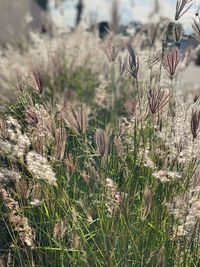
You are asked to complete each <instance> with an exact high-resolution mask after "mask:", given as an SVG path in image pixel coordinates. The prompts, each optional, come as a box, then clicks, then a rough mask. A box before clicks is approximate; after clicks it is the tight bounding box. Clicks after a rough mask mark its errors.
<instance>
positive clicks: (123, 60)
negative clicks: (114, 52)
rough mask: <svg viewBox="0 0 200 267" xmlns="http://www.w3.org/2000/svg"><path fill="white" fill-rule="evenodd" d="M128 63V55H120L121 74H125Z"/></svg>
mask: <svg viewBox="0 0 200 267" xmlns="http://www.w3.org/2000/svg"><path fill="white" fill-rule="evenodd" d="M126 65H127V57H125V58H123V59H122V57H119V74H120V76H123V74H124V72H125V70H126Z"/></svg>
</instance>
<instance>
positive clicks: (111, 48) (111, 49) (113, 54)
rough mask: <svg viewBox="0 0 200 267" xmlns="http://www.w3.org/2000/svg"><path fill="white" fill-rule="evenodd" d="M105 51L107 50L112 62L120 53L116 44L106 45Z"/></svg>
mask: <svg viewBox="0 0 200 267" xmlns="http://www.w3.org/2000/svg"><path fill="white" fill-rule="evenodd" d="M104 52H105V54H106V56H107V58H108V60H109V62H110V63H111V62H115V60H116V58H117V56H118V54H119V50H118V48H117V47H116V46H115V45H112V46H107V47H105V48H104Z"/></svg>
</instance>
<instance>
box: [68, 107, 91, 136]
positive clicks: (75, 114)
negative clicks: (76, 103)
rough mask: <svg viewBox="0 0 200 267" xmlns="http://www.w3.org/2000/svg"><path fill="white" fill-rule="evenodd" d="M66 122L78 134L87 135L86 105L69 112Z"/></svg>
mask: <svg viewBox="0 0 200 267" xmlns="http://www.w3.org/2000/svg"><path fill="white" fill-rule="evenodd" d="M66 122H67V125H68V126H69V127H70V128H71V129H72V130H74V131H75V132H76V133H77V134H81V133H85V132H86V130H87V126H88V112H87V109H86V107H85V105H82V106H81V107H79V108H78V109H76V110H71V111H69V112H68V114H67V115H66Z"/></svg>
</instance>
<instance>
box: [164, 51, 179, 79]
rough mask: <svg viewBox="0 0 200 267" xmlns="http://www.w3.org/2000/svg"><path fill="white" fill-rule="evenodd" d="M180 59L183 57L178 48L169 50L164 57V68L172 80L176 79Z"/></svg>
mask: <svg viewBox="0 0 200 267" xmlns="http://www.w3.org/2000/svg"><path fill="white" fill-rule="evenodd" d="M180 58H181V56H180V52H179V49H178V48H172V49H171V50H167V52H166V53H165V55H164V57H163V67H164V68H165V69H166V71H167V72H168V74H169V76H170V79H171V80H172V79H173V78H174V75H175V73H176V70H177V67H178V64H179V62H180Z"/></svg>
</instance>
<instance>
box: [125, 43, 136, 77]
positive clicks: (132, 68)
mask: <svg viewBox="0 0 200 267" xmlns="http://www.w3.org/2000/svg"><path fill="white" fill-rule="evenodd" d="M127 49H128V52H129V56H128V64H127V67H126V68H127V70H128V72H129V73H130V74H131V75H132V76H133V77H134V78H135V79H136V78H137V75H138V70H139V59H138V58H137V57H136V55H135V52H134V50H133V48H132V47H131V45H130V44H127Z"/></svg>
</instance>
